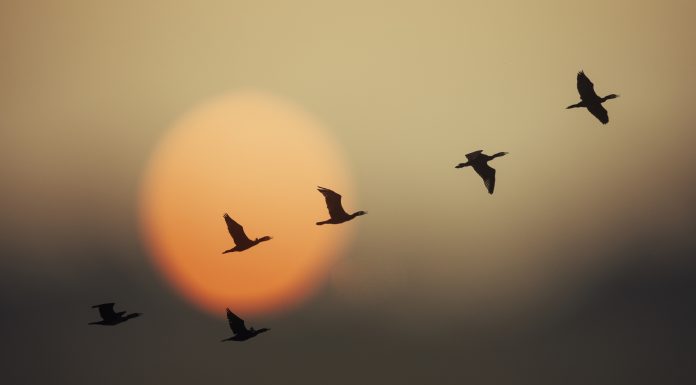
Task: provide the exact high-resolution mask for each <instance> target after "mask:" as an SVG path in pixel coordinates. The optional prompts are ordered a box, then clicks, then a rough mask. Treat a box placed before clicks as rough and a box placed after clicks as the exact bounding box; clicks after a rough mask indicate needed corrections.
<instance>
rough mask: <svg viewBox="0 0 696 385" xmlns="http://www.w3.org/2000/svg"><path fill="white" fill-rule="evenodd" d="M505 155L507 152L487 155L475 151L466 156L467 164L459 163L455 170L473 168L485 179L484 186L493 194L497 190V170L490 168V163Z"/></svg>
mask: <svg viewBox="0 0 696 385" xmlns="http://www.w3.org/2000/svg"><path fill="white" fill-rule="evenodd" d="M503 155H507V152H499V153H497V154H494V155H486V154H484V153H483V150H478V151H474V152H471V153H468V154H466V159H467V161H466V162H465V163H459V164H458V165H456V166H455V168H463V167H469V166H471V167H472V168H473V169H474V171H476V173H477V174H479V176H480V177H481V178H482V179H483V184H484V185H485V186H486V189H487V190H488V193H489V194H493V190H494V189H495V169H494V168H493V167H491V166H489V165H488V162H489V161H491V160H493V159H495V158H497V157H500V156H503Z"/></svg>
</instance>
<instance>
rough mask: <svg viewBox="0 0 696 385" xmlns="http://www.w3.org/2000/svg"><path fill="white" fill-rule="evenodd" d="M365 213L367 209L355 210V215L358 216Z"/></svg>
mask: <svg viewBox="0 0 696 385" xmlns="http://www.w3.org/2000/svg"><path fill="white" fill-rule="evenodd" d="M365 214H367V211H357V212H356V213H355V216H356V217H358V216H361V215H365Z"/></svg>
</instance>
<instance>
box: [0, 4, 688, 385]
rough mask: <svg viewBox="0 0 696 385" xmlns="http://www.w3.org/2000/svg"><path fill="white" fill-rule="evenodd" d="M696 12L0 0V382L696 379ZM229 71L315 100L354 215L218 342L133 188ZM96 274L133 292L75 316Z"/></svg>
mask: <svg viewBox="0 0 696 385" xmlns="http://www.w3.org/2000/svg"><path fill="white" fill-rule="evenodd" d="M694 15H696V5H694V3H693V2H690V1H603V2H600V1H586V2H582V3H577V2H567V1H528V2H522V1H500V2H487V1H475V2H467V1H407V2H405V1H398V2H397V1H393V2H391V1H390V2H375V1H351V2H332V1H292V2H290V1H288V2H283V1H270V0H269V1H265V0H261V1H259V0H255V1H224V2H223V1H220V2H215V1H197V2H187V3H186V4H181V3H177V4H176V5H174V4H173V3H172V2H164V1H150V2H147V3H146V4H143V3H142V2H135V1H125V2H123V1H121V2H94V1H61V2H48V1H3V2H0V55H1V57H2V60H0V148H1V149H2V151H1V152H0V154H1V155H0V157H2V161H0V176H1V177H2V180H3V189H2V193H0V194H1V195H0V205H1V206H0V207H1V208H2V212H3V215H1V216H0V228H1V229H2V230H3V231H1V232H0V245H1V246H2V255H3V258H2V259H0V307H1V308H2V309H3V310H2V316H1V317H0V330H2V332H1V333H2V334H1V336H2V340H3V343H2V344H1V345H2V347H1V348H0V354H2V360H0V373H2V378H3V383H8V384H35V383H65V384H83V383H93V382H95V381H99V382H102V383H113V384H121V383H130V384H151V383H168V384H189V383H193V382H196V383H222V382H227V383H241V384H312V383H321V384H327V383H330V384H355V383H368V384H373V383H375V384H387V383H398V384H407V383H414V384H422V383H426V384H427V383H438V384H449V383H451V384H462V383H470V384H559V383H563V384H588V383H595V384H658V383H659V384H678V385H683V384H687V383H691V382H694V380H696V373H694V372H693V369H692V368H691V366H693V365H692V361H693V357H694V356H696V332H694V331H693V325H694V324H695V323H696V310H694V309H696V307H694V301H695V298H696V283H695V282H696V262H694V261H693V257H694V255H696V253H695V252H696V241H694V239H693V234H694V231H695V230H696V220H694V217H693V213H694V212H696V204H694V203H693V196H694V193H695V192H696V176H695V175H694V173H693V171H692V168H693V166H694V165H696V154H695V153H694V151H693V148H692V147H693V144H694V143H695V142H696V134H694V132H693V128H694V123H695V122H696V114H695V113H694V111H693V107H692V106H691V104H692V101H693V100H696V73H695V72H694V70H695V69H696V49H695V48H694V39H695V38H696V26H694V23H693V17H694ZM581 69H583V70H584V71H585V72H586V73H587V74H588V76H589V77H590V78H591V79H592V81H593V82H594V84H595V89H596V91H597V92H598V93H599V94H600V95H605V94H609V93H617V94H620V95H621V97H620V98H618V99H615V100H611V101H609V102H607V104H606V107H607V109H608V111H609V116H610V123H609V124H608V125H606V126H603V125H601V124H600V123H599V122H597V121H596V120H595V119H594V118H593V117H592V116H591V115H590V114H589V113H588V112H587V111H581V110H577V109H576V110H565V107H566V106H567V105H570V104H574V103H576V102H577V101H578V95H577V91H576V89H575V75H576V72H577V71H579V70H581ZM239 90H257V91H259V92H264V93H268V94H271V95H275V96H277V97H278V98H280V99H282V100H287V101H288V102H289V103H292V104H293V105H297V106H300V107H301V108H302V109H303V111H304V112H306V113H307V114H309V115H310V116H312V117H313V118H315V119H316V120H317V121H319V122H321V125H322V127H324V128H325V129H326V131H327V135H328V136H330V137H331V138H332V139H333V140H334V141H335V142H336V143H337V144H338V145H339V146H340V147H341V149H342V153H343V154H344V155H345V158H346V159H344V161H345V163H346V164H347V165H348V168H349V171H347V173H349V175H347V176H345V177H346V178H349V179H352V183H353V185H354V192H353V194H354V196H351V197H350V205H349V206H350V207H351V208H354V209H365V210H367V211H368V212H369V215H367V216H365V217H360V218H359V219H358V220H356V222H355V223H351V224H350V226H353V227H354V229H355V230H356V231H355V236H354V239H353V242H352V243H351V244H350V246H349V248H348V250H347V252H346V253H345V255H344V256H343V257H342V258H341V259H340V260H339V261H338V262H337V263H336V265H335V266H334V267H333V268H332V269H331V271H330V274H329V275H328V277H327V279H326V281H325V283H324V284H322V286H321V288H320V290H319V291H318V292H317V293H316V296H314V297H313V298H310V299H308V300H307V301H306V302H305V303H303V304H301V305H299V306H297V307H295V308H292V309H289V310H287V311H284V312H280V313H276V314H267V315H264V316H258V317H249V320H248V321H249V323H250V324H251V325H254V326H257V327H262V326H267V327H270V328H272V329H273V330H272V331H271V332H270V333H267V334H264V335H262V336H260V337H259V338H256V339H254V340H252V341H248V342H247V343H244V344H230V343H226V344H220V343H219V342H218V340H220V339H222V338H224V337H226V336H228V334H229V329H228V328H227V325H226V322H225V321H224V320H223V319H222V318H215V317H210V316H209V315H207V314H204V313H203V312H201V311H200V310H199V309H197V308H196V307H195V306H192V305H191V304H190V303H188V302H187V301H186V300H184V299H183V298H181V297H180V296H179V294H178V293H177V291H176V290H175V289H173V288H172V287H171V286H170V284H169V283H168V282H167V281H166V280H165V279H164V278H163V276H162V275H161V274H160V273H159V272H158V271H157V269H156V267H155V266H154V265H153V264H152V263H151V260H150V258H149V256H148V249H147V247H146V245H144V243H143V242H144V241H143V237H142V234H141V231H140V228H139V226H138V224H139V220H140V218H139V216H138V212H137V210H138V194H139V192H140V188H141V182H142V177H143V173H144V170H145V168H146V166H147V164H148V160H149V159H150V157H151V155H152V152H153V151H154V149H155V148H156V147H157V144H158V143H159V142H160V140H161V139H162V138H163V137H165V134H166V133H167V132H168V130H169V129H170V128H171V127H172V125H173V124H174V122H176V121H177V119H179V118H180V117H181V116H183V115H185V114H186V113H188V112H189V111H191V109H192V108H195V107H196V106H198V105H200V103H201V102H203V101H206V100H210V99H211V98H215V97H216V96H219V95H224V94H227V93H229V92H236V91H239ZM478 149H483V150H485V152H487V153H495V152H498V151H508V152H510V154H509V155H508V156H505V157H503V158H499V159H496V160H495V161H494V164H493V165H494V167H495V168H496V169H497V178H498V180H497V184H496V192H495V195H493V196H489V195H488V194H486V192H485V190H484V186H483V183H481V180H480V179H479V178H478V177H477V176H476V175H475V174H474V173H473V171H472V170H470V169H463V170H455V169H454V165H456V164H457V163H459V162H462V161H464V160H465V157H464V155H465V154H466V153H468V152H471V151H475V150H478ZM308 150H311V149H308ZM321 183H322V181H317V182H316V184H321ZM307 187H308V190H307V191H308V194H316V195H317V196H316V198H317V199H321V198H320V196H319V195H318V193H316V192H315V191H313V188H314V185H310V186H307ZM221 210H224V209H221ZM314 220H315V219H314V218H310V221H314ZM224 246H227V245H224ZM224 246H222V247H223V248H224ZM110 300H114V301H116V302H118V304H119V305H120V306H122V307H123V308H124V309H127V310H130V311H141V312H143V313H145V315H144V316H143V317H142V318H139V319H136V320H133V321H129V322H128V323H126V324H123V325H119V326H118V327H115V328H94V327H87V325H86V323H87V322H89V321H92V320H93V319H94V317H95V316H96V314H95V312H94V311H93V310H92V309H90V308H89V306H90V305H92V304H96V303H101V302H106V301H110ZM223 311H224V309H222V310H221V313H220V315H221V316H223V315H224V313H223Z"/></svg>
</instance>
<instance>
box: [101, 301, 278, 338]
mask: <svg viewBox="0 0 696 385" xmlns="http://www.w3.org/2000/svg"><path fill="white" fill-rule="evenodd" d="M92 308H98V309H99V315H100V316H101V317H102V319H101V320H100V321H95V322H90V323H89V325H103V326H114V325H118V324H120V323H123V322H126V321H128V320H129V319H131V318H135V317H139V316H141V315H142V314H141V313H130V314H126V312H125V311H119V312H116V311H114V303H113V302H109V303H103V304H101V305H94V306H92ZM227 321H228V322H229V324H230V329H232V332H233V333H234V335H233V336H232V337H229V338H225V339H224V340H222V341H246V340H248V339H249V338H252V337H256V336H257V335H259V334H261V333H264V332H267V331H269V330H271V329H268V328H261V329H258V330H256V329H254V328H253V327H252V328H249V329H247V327H246V325H245V324H244V320H243V319H241V318H239V316H237V315H236V314H234V313H232V311H231V310H230V309H229V308H228V309H227Z"/></svg>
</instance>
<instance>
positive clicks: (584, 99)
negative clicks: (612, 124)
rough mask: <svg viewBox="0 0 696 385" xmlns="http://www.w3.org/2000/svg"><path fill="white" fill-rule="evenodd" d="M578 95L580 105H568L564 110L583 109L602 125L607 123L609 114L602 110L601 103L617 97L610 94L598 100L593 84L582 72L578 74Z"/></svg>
mask: <svg viewBox="0 0 696 385" xmlns="http://www.w3.org/2000/svg"><path fill="white" fill-rule="evenodd" d="M578 93H579V94H580V103H577V104H573V105H570V106H568V107H566V109H570V108H580V107H585V108H587V110H588V111H590V113H591V114H592V115H594V117H595V118H597V119H599V121H600V122H602V124H607V123H609V113H608V112H607V110H606V109H604V107H603V106H602V103H604V102H606V101H607V100H609V99H615V98H618V97H619V95H616V94H610V95H607V96H605V97H603V98H600V97H599V95H597V93H596V92H595V90H594V84H592V82H591V81H590V78H588V77H587V75H585V72H583V71H580V72H578Z"/></svg>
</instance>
